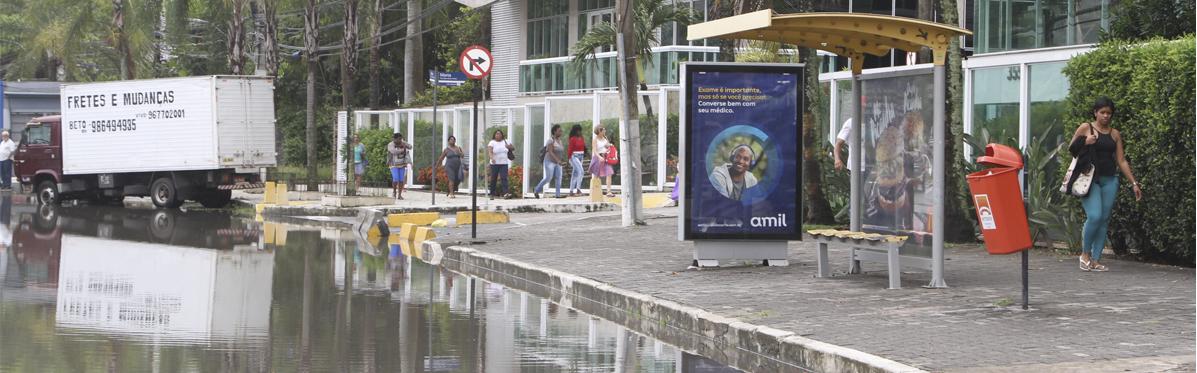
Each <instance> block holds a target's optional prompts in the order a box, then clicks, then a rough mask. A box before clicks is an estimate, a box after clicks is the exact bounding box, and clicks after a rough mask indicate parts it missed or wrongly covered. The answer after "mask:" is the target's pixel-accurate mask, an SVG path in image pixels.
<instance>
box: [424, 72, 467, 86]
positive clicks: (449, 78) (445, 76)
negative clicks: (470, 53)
mask: <svg viewBox="0 0 1197 373" xmlns="http://www.w3.org/2000/svg"><path fill="white" fill-rule="evenodd" d="M434 74H440V82H439V84H438V85H440V86H442V87H456V86H459V85H462V84H465V82H466V75H465V73H462V72H460V71H453V72H448V71H440V72H434V71H432V70H429V71H428V81H429V82H430V83H433V82H436V81H437V80H436V79H435V75H434Z"/></svg>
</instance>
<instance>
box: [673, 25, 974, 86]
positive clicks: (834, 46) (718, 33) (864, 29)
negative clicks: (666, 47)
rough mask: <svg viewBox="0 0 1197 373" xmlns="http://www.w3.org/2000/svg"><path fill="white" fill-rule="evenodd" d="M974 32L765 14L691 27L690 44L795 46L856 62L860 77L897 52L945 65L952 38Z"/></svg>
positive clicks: (853, 64) (945, 26)
mask: <svg viewBox="0 0 1197 373" xmlns="http://www.w3.org/2000/svg"><path fill="white" fill-rule="evenodd" d="M961 35H972V32H970V31H968V30H965V29H962V28H959V27H952V26H948V25H944V24H940V23H935V22H929V21H924V20H921V19H913V18H905V17H894V16H885V15H877V14H864V13H794V14H779V15H774V14H773V11H772V10H768V9H766V10H761V11H756V12H752V13H747V14H741V15H738V16H733V17H727V18H721V19H717V20H714V21H709V22H703V23H700V24H696V25H690V26H689V28H688V29H687V36H688V37H689V39H690V40H698V39H706V38H721V39H750V40H765V41H773V42H780V43H783V44H792V45H797V46H799V47H804V48H814V49H819V50H824V51H827V52H831V53H835V54H837V55H840V56H845V57H849V58H851V59H852V72H853V73H854V74H860V71H861V69H862V68H863V66H864V61H863V60H862V57H864V55H865V54H871V55H874V56H883V55H885V54H886V53H889V50H890V49H891V48H893V49H900V50H903V51H907V52H918V51H919V50H920V49H922V48H923V47H927V48H930V49H931V50H932V52H934V55H935V64H936V65H942V64H943V63H944V58H945V56H946V55H947V51H948V48H949V46H950V43H951V41H952V38H954V37H957V36H961Z"/></svg>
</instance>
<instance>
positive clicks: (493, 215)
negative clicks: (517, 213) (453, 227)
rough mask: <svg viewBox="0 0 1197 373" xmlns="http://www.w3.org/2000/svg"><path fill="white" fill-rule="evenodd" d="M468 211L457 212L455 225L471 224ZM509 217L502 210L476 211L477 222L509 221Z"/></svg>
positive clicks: (494, 222)
mask: <svg viewBox="0 0 1197 373" xmlns="http://www.w3.org/2000/svg"><path fill="white" fill-rule="evenodd" d="M470 218H471V216H470V212H469V211H458V212H457V225H467V224H473V220H470ZM510 222H511V218H510V217H509V216H507V213H506V212H503V211H478V224H503V223H510Z"/></svg>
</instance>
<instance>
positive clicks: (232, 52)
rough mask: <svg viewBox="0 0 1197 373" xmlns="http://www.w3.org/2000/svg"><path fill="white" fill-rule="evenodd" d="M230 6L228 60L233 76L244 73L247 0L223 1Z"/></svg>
mask: <svg viewBox="0 0 1197 373" xmlns="http://www.w3.org/2000/svg"><path fill="white" fill-rule="evenodd" d="M225 1H226V3H227V5H230V6H232V9H231V11H232V17H230V18H229V43H228V48H229V52H228V54H229V55H228V58H229V71H230V72H231V73H232V74H233V75H241V74H244V73H245V17H244V13H245V5H246V4H247V3H249V0H225Z"/></svg>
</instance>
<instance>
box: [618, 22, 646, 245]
mask: <svg viewBox="0 0 1197 373" xmlns="http://www.w3.org/2000/svg"><path fill="white" fill-rule="evenodd" d="M633 5H634V4H633V0H616V2H615V9H616V15H615V22H616V27H618V29H619V33H618V34H617V35H618V36H617V37H616V39H615V40H616V46H615V48H616V52H617V54H618V56H619V57H618V58H619V61H618V64H619V67H620V69H619V70H620V71H619V92H620V96H621V97H620V98H621V99H622V101H623V113H622V115H621V118H620V119H622V120H621V121H620V125H621V126H622V128H620V130H619V134H620V145H621V146H620V147H619V148H620V151H621V152H622V154H620V158H622V159H623V162H619V172H620V177H619V183H620V187H621V188H622V189H623V195H624V203H623V214H622V215H623V226H625V227H629V226H632V225H644V218H643V217H642V216H641V206H640V201H641V197H640V184H641V180H640V165H639V163H640V110H639V108H637V107H636V96H639V94H638V93H637V88H638V87H637V84H636V82H638V81H639V80H640V79H639V77H638V75H639V74H637V73H636V60H635V59H633V58H629V56H630V55H632V54H633V53H635V51H637V50H638V49H636V36H635V35H636V29H635V21H633V19H632V17H635V15H634V11H633Z"/></svg>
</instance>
